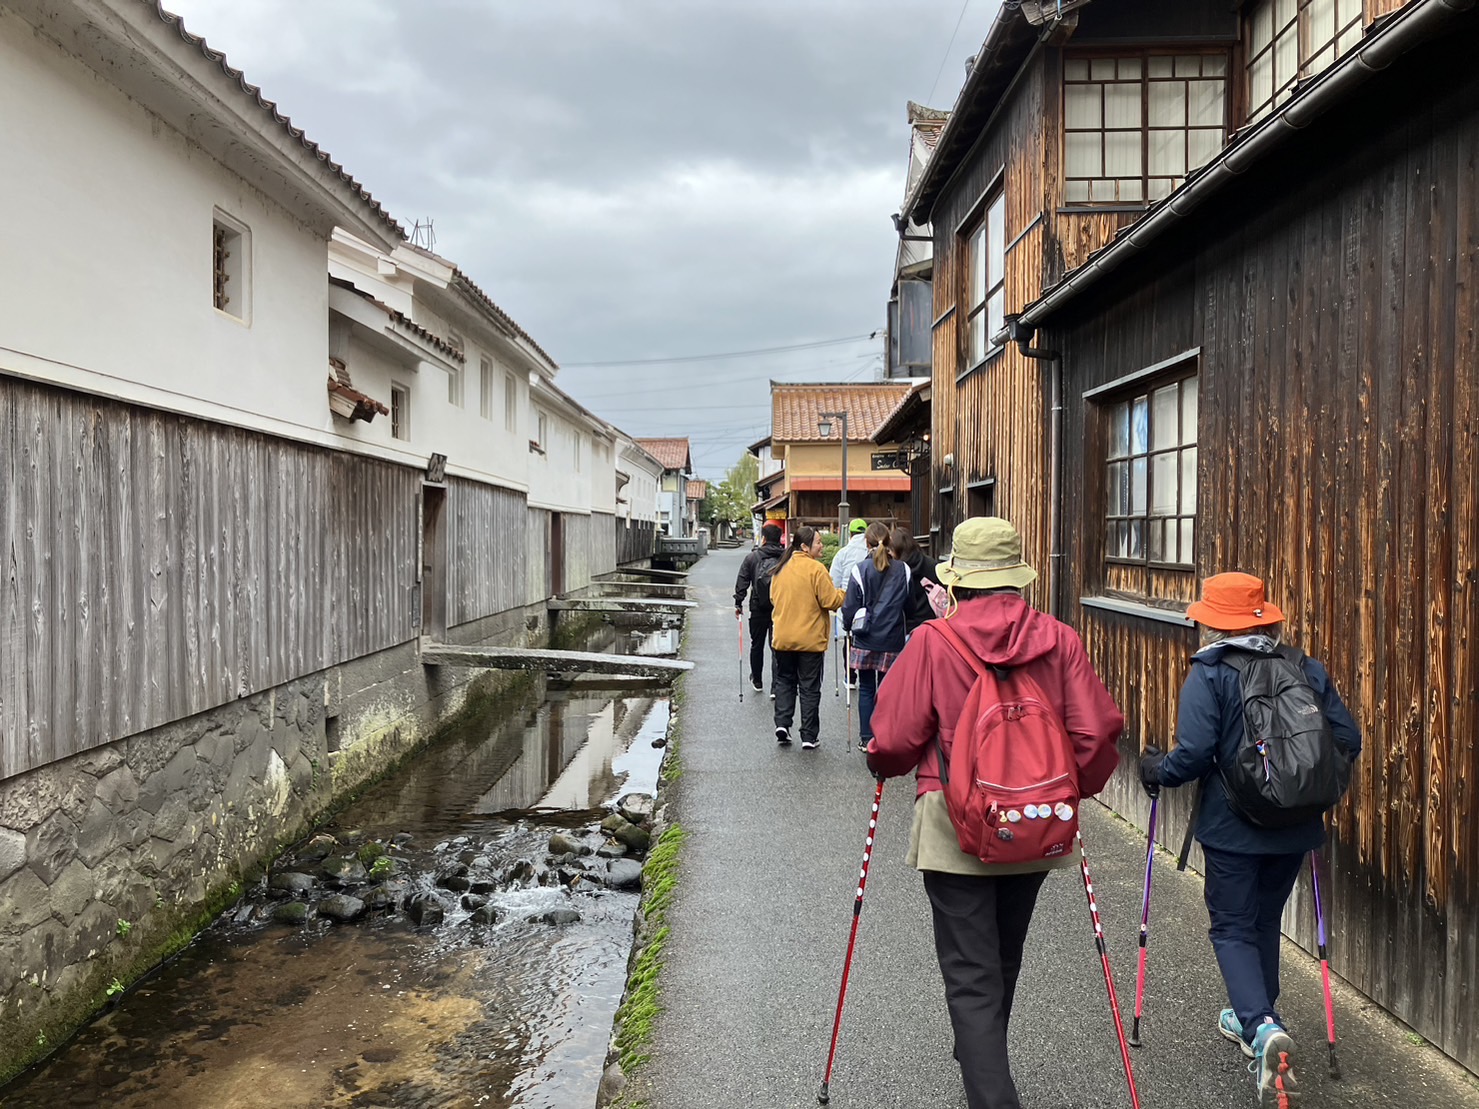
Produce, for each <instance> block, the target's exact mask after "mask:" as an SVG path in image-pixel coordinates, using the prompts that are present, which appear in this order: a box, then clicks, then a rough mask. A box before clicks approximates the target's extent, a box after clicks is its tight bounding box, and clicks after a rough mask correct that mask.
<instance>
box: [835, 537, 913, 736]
mask: <svg viewBox="0 0 1479 1109" xmlns="http://www.w3.org/2000/svg"><path fill="white" fill-rule="evenodd" d="M863 538H864V540H865V542H866V543H867V546H868V554H867V557H865V558H864V559H863V560H862V561H861V562H859V563H858V564H857V565H856V566H854V567H853V568H852V571H851V572H850V573H849V575H848V578H847V585H846V586H845V588H846V589H847V598H846V599H845V600H844V601H843V602H842V626H843V627H844V628H847V629H848V631H849V632H850V633H851V634H852V653H851V655H850V656H849V658H848V666H849V667H850V668H851V669H852V670H853V671H855V672H856V673H857V676H858V746H859V747H860V748H861V749H863V750H864V751H866V750H867V749H868V741H869V740H870V739H872V738H873V706H874V705H875V704H877V700H878V684H879V683H880V682H882V681H883V677H884V675H885V674H887V673H888V672H889V668H890V667H892V666H893V664H894V660H895V659H897V658H898V657H899V652H900V651H902V650H903V649H904V643H905V641H906V640H907V638H908V635H907V632H906V618H907V615H908V608H909V593H910V583H911V580H912V579H911V575H910V573H909V565H908V563H906V562H904V561H903V559H899V558H895V557H894V556H893V552H892V551H891V550H890V549H889V545H888V527H887V525H885V524H878V523H875V524H870V525H869V526H868V530H867V531H866V532H865V533H864V536H863Z"/></svg>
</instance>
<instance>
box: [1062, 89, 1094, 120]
mask: <svg viewBox="0 0 1479 1109" xmlns="http://www.w3.org/2000/svg"><path fill="white" fill-rule="evenodd" d="M1102 88H1103V86H1102V85H1069V86H1068V87H1067V88H1065V89H1064V90H1063V107H1064V114H1065V116H1066V119H1067V126H1068V127H1070V128H1078V127H1092V128H1099V127H1101V126H1103V123H1104V116H1103V113H1102V111H1101V109H1102V107H1103V96H1102V95H1101V92H1100V90H1101V89H1102Z"/></svg>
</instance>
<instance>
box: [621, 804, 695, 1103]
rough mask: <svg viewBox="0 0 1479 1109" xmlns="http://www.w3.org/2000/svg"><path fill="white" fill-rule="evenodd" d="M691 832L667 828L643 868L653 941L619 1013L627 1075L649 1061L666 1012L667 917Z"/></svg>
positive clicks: (645, 950)
mask: <svg viewBox="0 0 1479 1109" xmlns="http://www.w3.org/2000/svg"><path fill="white" fill-rule="evenodd" d="M687 834H688V833H686V832H685V831H684V830H683V829H682V828H681V827H679V826H678V825H677V824H670V825H669V826H668V827H667V828H665V829H663V833H662V835H661V836H659V837H658V840H657V844H656V845H655V846H654V847H653V848H652V850H651V851H650V852H648V855H647V862H646V864H645V865H644V866H643V868H642V888H643V890H645V891H646V893H645V895H644V897H643V906H642V915H643V916H644V917H645V918H646V919H647V920H648V921H649V922H650V923H651V924H652V925H654V926H658V928H657V931H656V932H654V933H653V935H652V940H651V942H649V943H648V944H647V946H646V947H645V948H643V949H642V953H641V954H640V955H639V956H637V961H636V963H635V964H633V966H632V973H631V976H630V977H629V978H628V979H627V995H626V1000H624V1001H623V1002H622V1003H621V1008H620V1009H618V1010H617V1013H616V1024H617V1027H618V1029H619V1031H618V1032H617V1034H616V1048H617V1051H618V1052H620V1056H621V1068H622V1070H624V1071H625V1072H626V1073H627V1074H631V1072H632V1071H633V1069H635V1068H636V1067H639V1066H641V1065H642V1064H643V1063H645V1062H646V1061H647V1054H646V1051H645V1048H646V1046H647V1044H648V1042H649V1041H650V1040H651V1038H652V1024H653V1021H655V1020H656V1019H657V1015H658V1014H659V1013H660V1012H662V1006H661V1005H659V1004H658V1001H657V979H658V975H659V974H660V973H661V972H662V967H663V949H664V948H665V947H666V946H667V942H668V934H669V930H668V926H667V924H666V918H667V913H668V906H669V904H670V903H671V902H672V899H673V890H674V888H675V887H676V885H677V881H678V852H679V850H680V849H681V848H682V846H683V840H684V839H685V838H686V837H687Z"/></svg>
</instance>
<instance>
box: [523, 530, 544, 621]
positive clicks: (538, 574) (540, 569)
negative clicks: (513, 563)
mask: <svg viewBox="0 0 1479 1109" xmlns="http://www.w3.org/2000/svg"><path fill="white" fill-rule="evenodd" d="M549 515H550V514H549V513H548V512H546V511H545V510H544V509H542V508H531V509H529V520H528V524H527V525H526V527H525V531H524V541H525V544H526V546H525V549H524V553H525V559H524V561H525V562H527V563H528V570H527V571H526V577H525V580H524V587H525V592H524V603H525V604H527V605H534V604H538V603H539V602H540V601H543V600H545V599H546V598H547V597H549V595H550V589H549V585H550V582H549Z"/></svg>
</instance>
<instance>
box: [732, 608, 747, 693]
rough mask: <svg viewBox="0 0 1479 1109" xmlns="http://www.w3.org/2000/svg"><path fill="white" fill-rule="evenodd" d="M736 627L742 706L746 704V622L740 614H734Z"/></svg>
mask: <svg viewBox="0 0 1479 1109" xmlns="http://www.w3.org/2000/svg"><path fill="white" fill-rule="evenodd" d="M734 626H735V628H736V630H737V631H738V632H739V666H740V704H744V703H745V621H744V619H743V618H742V617H741V616H740V614H739V613H738V612H736V613H735V614H734Z"/></svg>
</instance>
